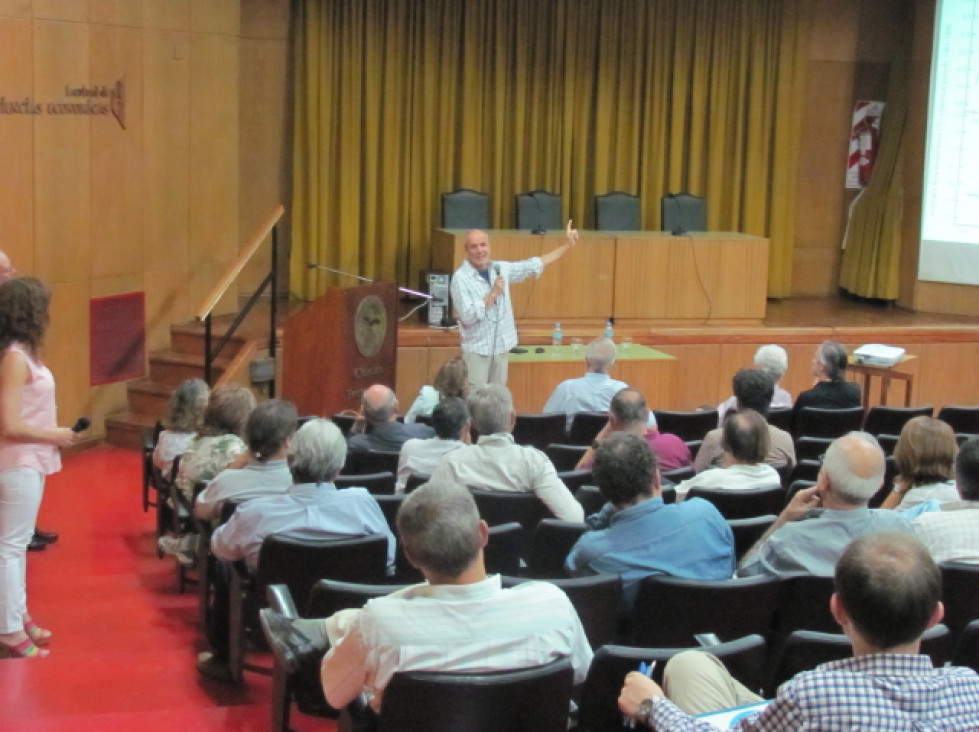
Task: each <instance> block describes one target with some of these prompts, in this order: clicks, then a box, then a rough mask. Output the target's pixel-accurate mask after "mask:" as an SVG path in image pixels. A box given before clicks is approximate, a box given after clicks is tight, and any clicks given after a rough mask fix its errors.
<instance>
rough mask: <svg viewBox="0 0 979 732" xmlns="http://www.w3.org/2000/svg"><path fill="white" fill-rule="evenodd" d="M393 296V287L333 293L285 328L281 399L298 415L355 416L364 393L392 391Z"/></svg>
mask: <svg viewBox="0 0 979 732" xmlns="http://www.w3.org/2000/svg"><path fill="white" fill-rule="evenodd" d="M397 294H398V290H397V286H396V285H395V283H393V282H375V283H373V284H370V285H361V286H359V287H337V288H333V289H330V290H327V291H326V292H325V293H324V294H323V295H322V297H320V298H319V299H318V300H316V301H315V302H313V303H311V304H310V305H308V306H307V307H306V308H305V309H304V310H303V311H302V312H301V313H299V314H298V315H295V316H294V317H292V318H290V319H289V320H288V322H286V324H285V328H284V330H283V345H282V351H283V353H282V398H283V399H288V400H289V401H291V402H292V403H293V404H295V405H296V409H298V410H299V414H300V415H313V414H315V415H319V416H322V417H328V416H330V415H331V414H336V413H337V412H342V411H343V410H344V409H353V410H357V411H359V410H360V396H361V394H362V393H363V391H364V389H366V388H367V387H369V386H371V385H372V384H386V385H387V386H390V387H391V388H392V389H393V388H394V386H395V377H396V368H397V342H398V319H397V299H398V298H397Z"/></svg>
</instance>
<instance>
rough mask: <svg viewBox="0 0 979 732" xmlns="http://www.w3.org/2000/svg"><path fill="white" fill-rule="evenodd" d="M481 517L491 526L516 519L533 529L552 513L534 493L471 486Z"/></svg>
mask: <svg viewBox="0 0 979 732" xmlns="http://www.w3.org/2000/svg"><path fill="white" fill-rule="evenodd" d="M469 490H470V492H471V493H472V494H473V498H474V499H475V500H476V507H477V508H478V509H479V515H480V517H481V518H482V519H483V520H484V521H485V522H486V523H488V524H489V525H490V526H497V525H499V524H507V523H510V522H511V521H516V522H517V523H519V524H520V525H521V526H523V528H524V530H525V531H531V530H532V529H533V528H534V527H535V526H537V524H538V522H539V521H540V520H541V519H542V518H546V517H548V516H550V515H551V512H550V511H549V510H548V508H547V506H545V505H544V503H543V502H542V501H541V500H540V499H539V498H538V497H537V496H536V495H534V494H533V493H517V492H513V491H490V490H483V489H481V488H470V489H469Z"/></svg>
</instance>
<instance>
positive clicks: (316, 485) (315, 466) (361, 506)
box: [197, 419, 395, 681]
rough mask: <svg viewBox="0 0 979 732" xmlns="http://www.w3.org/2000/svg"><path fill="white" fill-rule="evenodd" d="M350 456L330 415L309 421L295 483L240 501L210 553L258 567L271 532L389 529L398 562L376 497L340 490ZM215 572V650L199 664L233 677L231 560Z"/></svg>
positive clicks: (296, 450)
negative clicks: (338, 481) (338, 480)
mask: <svg viewBox="0 0 979 732" xmlns="http://www.w3.org/2000/svg"><path fill="white" fill-rule="evenodd" d="M346 458H347V445H346V443H345V442H344V439H343V434H342V433H341V432H340V430H339V429H338V428H337V426H336V425H335V424H333V423H332V422H331V421H329V420H326V419H314V420H311V421H309V422H307V423H306V424H304V425H303V426H302V427H301V428H300V429H299V431H298V432H296V435H295V437H294V438H293V439H292V442H291V444H290V447H289V470H290V471H291V473H292V479H293V486H292V487H291V488H290V489H289V490H288V491H287V492H286V493H285V495H281V496H270V497H268V498H255V499H252V500H251V501H248V502H247V503H245V504H242V505H241V506H239V507H238V510H237V511H235V512H234V514H233V515H232V516H231V518H230V519H229V520H228V522H227V523H226V524H223V525H222V526H219V527H218V528H217V529H215V531H214V534H213V536H212V537H211V552H212V553H213V554H214V556H216V557H217V558H218V559H223V560H225V561H227V562H234V561H238V560H240V559H244V560H245V562H246V563H247V564H248V567H249V569H251V570H254V569H255V568H256V566H257V565H258V555H259V551H260V550H261V548H262V542H263V541H264V540H265V537H266V536H268V535H269V534H275V533H285V532H288V533H290V534H293V535H298V536H307V537H311V538H331V537H332V538H337V539H340V538H349V537H355V536H368V535H371V534H384V535H385V536H387V539H388V565H389V566H393V565H394V554H395V540H394V535H393V534H392V533H391V529H390V528H389V526H388V522H387V520H386V519H385V518H384V514H383V513H382V512H381V507H380V506H378V505H377V501H376V500H374V497H373V496H372V495H371V494H370V493H368V492H367V490H366V489H365V488H344V489H343V490H337V488H336V486H334V485H333V479H334V478H336V476H337V474H338V473H339V472H340V468H342V467H343V463H344V461H345V460H346ZM212 574H213V578H214V585H215V587H214V592H213V593H212V596H213V598H214V605H213V607H212V608H211V610H210V612H209V613H208V622H207V628H206V631H207V638H208V642H209V643H210V646H211V651H210V652H205V653H202V654H201V655H200V656H199V657H198V659H197V669H198V670H199V671H200V672H201V673H202V674H203V675H205V676H209V677H211V678H215V679H218V680H221V681H230V680H231V672H230V670H229V669H228V644H229V639H228V631H229V629H228V605H227V596H228V589H227V583H228V579H227V567H226V565H218V567H217V571H215V572H213V573H212Z"/></svg>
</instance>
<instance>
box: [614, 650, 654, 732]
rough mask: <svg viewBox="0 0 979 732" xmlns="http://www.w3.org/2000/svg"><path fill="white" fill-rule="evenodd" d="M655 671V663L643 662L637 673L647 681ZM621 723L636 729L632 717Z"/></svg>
mask: <svg viewBox="0 0 979 732" xmlns="http://www.w3.org/2000/svg"><path fill="white" fill-rule="evenodd" d="M655 670H656V661H650V662H649V663H648V664H646V663H645V662H643V663H640V664H639V673H641V674H642V675H643V676H645V677H646V678H647V679H651V678H653V672H654V671H655ZM622 723H623V725H624V726H625V727H627V728H628V729H635V728H636V720H635V719H633V718H632V717H627V718H625V719H624V720H622Z"/></svg>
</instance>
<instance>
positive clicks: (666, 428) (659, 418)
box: [653, 409, 717, 442]
mask: <svg viewBox="0 0 979 732" xmlns="http://www.w3.org/2000/svg"><path fill="white" fill-rule="evenodd" d="M653 414H654V415H655V416H656V429H658V430H659V431H660V432H668V433H670V434H673V435H676V436H677V437H679V438H680V439H681V440H683V441H684V442H687V441H690V440H703V439H704V435H706V434H707V433H708V432H710V431H711V430H712V429H715V428H716V427H717V410H716V409H703V410H699V411H695V412H672V411H666V410H659V409H656V410H654V411H653Z"/></svg>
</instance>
